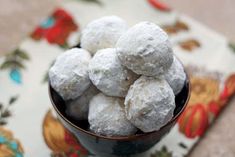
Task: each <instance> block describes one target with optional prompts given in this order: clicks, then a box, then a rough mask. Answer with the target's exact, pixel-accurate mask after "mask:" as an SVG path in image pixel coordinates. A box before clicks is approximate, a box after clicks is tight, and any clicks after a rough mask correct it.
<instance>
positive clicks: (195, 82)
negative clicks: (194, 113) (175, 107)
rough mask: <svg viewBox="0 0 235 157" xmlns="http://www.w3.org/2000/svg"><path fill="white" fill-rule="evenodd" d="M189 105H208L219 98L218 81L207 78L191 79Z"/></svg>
mask: <svg viewBox="0 0 235 157" xmlns="http://www.w3.org/2000/svg"><path fill="white" fill-rule="evenodd" d="M190 82H191V97H190V100H189V104H208V103H210V102H211V101H213V100H215V99H217V98H218V97H219V94H220V91H219V82H218V80H215V79H212V78H209V77H208V78H207V77H193V76H192V77H191V78H190Z"/></svg>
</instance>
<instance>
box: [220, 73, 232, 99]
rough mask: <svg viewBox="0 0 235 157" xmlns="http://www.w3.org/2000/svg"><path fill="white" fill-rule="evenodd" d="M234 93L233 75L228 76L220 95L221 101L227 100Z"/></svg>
mask: <svg viewBox="0 0 235 157" xmlns="http://www.w3.org/2000/svg"><path fill="white" fill-rule="evenodd" d="M234 93H235V74H233V75H230V76H229V77H228V79H227V80H226V81H225V86H224V90H223V92H222V94H221V98H222V99H227V98H228V97H230V96H231V95H233V94H234Z"/></svg>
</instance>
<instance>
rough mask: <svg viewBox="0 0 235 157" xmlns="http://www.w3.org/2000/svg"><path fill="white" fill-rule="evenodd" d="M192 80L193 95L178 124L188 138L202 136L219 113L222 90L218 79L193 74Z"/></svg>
mask: <svg viewBox="0 0 235 157" xmlns="http://www.w3.org/2000/svg"><path fill="white" fill-rule="evenodd" d="M190 81H191V97H190V100H189V102H188V107H187V108H186V109H185V111H184V112H183V114H182V115H181V116H180V118H179V121H178V124H179V131H180V132H181V133H183V134H184V135H185V136H186V137H188V138H195V137H197V136H201V135H202V134H203V133H204V132H205V130H206V128H207V127H208V125H209V123H210V122H212V121H213V119H214V118H215V117H216V116H217V115H218V114H219V112H220V110H221V106H220V103H219V102H220V101H219V98H220V90H219V81H218V80H216V79H212V78H209V77H195V76H192V77H191V79H190Z"/></svg>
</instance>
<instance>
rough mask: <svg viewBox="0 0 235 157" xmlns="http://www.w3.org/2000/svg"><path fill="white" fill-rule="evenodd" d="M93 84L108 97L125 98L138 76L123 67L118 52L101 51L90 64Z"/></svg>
mask: <svg viewBox="0 0 235 157" xmlns="http://www.w3.org/2000/svg"><path fill="white" fill-rule="evenodd" d="M89 77H90V79H91V81H92V83H93V84H94V85H95V86H96V87H97V88H98V89H99V90H101V91H102V92H103V93H104V94H106V95H108V96H117V97H125V96H126V94H127V91H128V89H129V87H130V85H131V84H133V83H134V81H135V80H136V79H137V77H138V75H137V74H135V73H133V72H132V71H131V70H128V69H127V68H125V67H124V66H122V65H121V62H120V60H119V59H118V57H117V54H116V50H115V49H113V48H107V49H102V50H99V51H98V52H97V53H96V54H95V55H94V57H93V58H92V59H91V61H90V64H89Z"/></svg>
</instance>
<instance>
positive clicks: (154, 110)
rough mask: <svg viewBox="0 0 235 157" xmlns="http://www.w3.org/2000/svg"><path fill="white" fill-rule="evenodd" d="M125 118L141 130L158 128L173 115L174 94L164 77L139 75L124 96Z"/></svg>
mask: <svg viewBox="0 0 235 157" xmlns="http://www.w3.org/2000/svg"><path fill="white" fill-rule="evenodd" d="M124 104H125V112H126V116H127V119H128V120H130V122H131V123H132V124H133V125H135V126H136V127H137V128H139V129H140V130H142V131H143V132H152V131H156V130H159V129H160V128H161V127H162V126H164V125H165V124H166V123H167V122H169V121H170V120H171V118H172V117H173V112H174V109H175V96H174V93H173V91H172V89H171V87H170V86H169V84H168V83H167V82H166V81H165V80H164V79H157V78H153V77H146V76H141V77H140V78H139V79H138V80H136V81H135V83H134V84H133V85H132V86H131V87H130V89H129V91H128V94H127V96H126V98H125V103H124Z"/></svg>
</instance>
